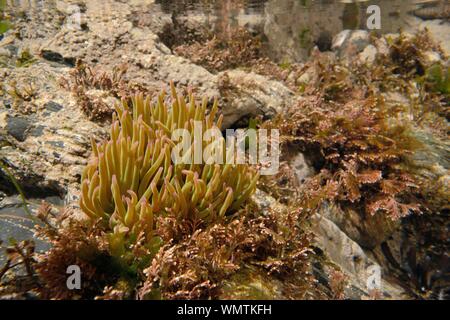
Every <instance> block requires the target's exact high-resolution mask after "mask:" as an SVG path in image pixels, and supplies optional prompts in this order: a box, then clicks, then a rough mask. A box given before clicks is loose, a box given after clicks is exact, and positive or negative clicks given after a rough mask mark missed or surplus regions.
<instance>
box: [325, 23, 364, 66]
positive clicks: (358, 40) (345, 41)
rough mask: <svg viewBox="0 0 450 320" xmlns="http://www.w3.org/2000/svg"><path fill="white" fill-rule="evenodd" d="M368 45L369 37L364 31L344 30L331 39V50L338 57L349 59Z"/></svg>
mask: <svg viewBox="0 0 450 320" xmlns="http://www.w3.org/2000/svg"><path fill="white" fill-rule="evenodd" d="M369 44H370V35H369V33H368V32H367V31H365V30H354V31H352V30H344V31H341V32H340V33H339V34H337V35H336V36H335V37H334V39H333V44H332V46H331V49H332V50H333V51H335V52H336V53H337V54H338V56H340V57H341V58H345V59H351V58H353V57H354V56H355V55H356V54H358V53H360V52H362V51H363V50H364V49H365V48H366V47H367V46H368V45H369Z"/></svg>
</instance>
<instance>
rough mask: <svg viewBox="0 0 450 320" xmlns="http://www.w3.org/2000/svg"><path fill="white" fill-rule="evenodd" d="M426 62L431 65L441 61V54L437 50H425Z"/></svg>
mask: <svg viewBox="0 0 450 320" xmlns="http://www.w3.org/2000/svg"><path fill="white" fill-rule="evenodd" d="M423 59H424V63H425V64H426V65H427V66H431V65H433V64H435V63H438V62H441V55H440V54H439V53H438V52H436V51H431V50H430V51H425V52H424V53H423Z"/></svg>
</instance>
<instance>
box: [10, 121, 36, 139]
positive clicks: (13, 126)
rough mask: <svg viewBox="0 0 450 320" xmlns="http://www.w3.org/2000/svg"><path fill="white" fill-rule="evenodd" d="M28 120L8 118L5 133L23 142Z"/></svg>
mask: <svg viewBox="0 0 450 320" xmlns="http://www.w3.org/2000/svg"><path fill="white" fill-rule="evenodd" d="M30 126H31V123H30V120H29V119H28V118H26V117H8V118H7V125H6V131H7V132H8V133H9V134H10V135H11V136H13V137H14V138H15V139H16V140H18V141H21V142H23V141H25V139H26V137H27V130H28V129H29V128H30Z"/></svg>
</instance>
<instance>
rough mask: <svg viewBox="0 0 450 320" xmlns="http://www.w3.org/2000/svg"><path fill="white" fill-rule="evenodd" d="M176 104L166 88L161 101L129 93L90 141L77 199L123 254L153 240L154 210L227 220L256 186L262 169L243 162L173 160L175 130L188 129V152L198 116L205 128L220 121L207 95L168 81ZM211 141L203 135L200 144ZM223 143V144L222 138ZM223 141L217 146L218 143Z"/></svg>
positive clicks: (182, 217) (116, 252) (188, 217)
mask: <svg viewBox="0 0 450 320" xmlns="http://www.w3.org/2000/svg"><path fill="white" fill-rule="evenodd" d="M171 91H172V96H171V102H172V104H171V106H170V107H169V105H168V104H167V103H166V102H165V93H164V92H162V93H161V94H160V95H159V97H158V99H157V102H156V104H152V102H151V99H150V97H146V98H144V97H143V95H142V94H140V95H136V96H135V97H134V98H133V99H132V108H130V107H129V106H128V104H127V102H125V100H123V102H122V104H121V105H117V106H116V112H117V114H114V115H113V121H112V127H111V137H110V140H109V141H105V142H103V143H100V144H96V143H95V142H94V141H93V142H92V148H93V158H92V160H91V161H90V162H89V164H88V166H87V167H86V169H85V171H84V173H83V177H82V184H81V190H82V197H81V201H80V206H81V209H82V210H83V212H84V213H85V214H86V215H87V216H88V217H89V218H90V219H91V220H92V221H96V220H98V219H100V220H101V221H103V222H104V226H105V228H106V229H107V230H108V232H109V244H110V251H111V253H112V254H113V255H115V256H122V255H123V254H124V253H125V252H126V248H127V246H129V245H132V244H134V243H137V242H139V243H144V244H148V245H150V243H151V240H152V238H154V235H155V234H154V230H155V221H156V219H155V216H156V215H161V216H167V215H172V216H175V217H176V219H177V220H178V221H186V220H190V221H199V220H200V221H203V222H205V223H207V222H211V221H217V220H220V219H222V218H223V217H224V216H225V215H226V214H227V213H230V212H233V211H236V210H237V209H239V208H240V207H241V205H242V204H243V203H244V202H245V201H246V200H247V199H248V198H249V196H250V195H251V194H252V193H253V192H254V190H255V188H256V183H257V180H258V177H259V175H258V174H257V173H256V170H255V169H253V168H252V167H250V166H248V165H245V164H236V165H235V164H212V163H210V161H208V160H210V159H206V161H204V162H203V163H202V164H184V163H174V162H172V159H171V155H172V150H173V149H174V148H175V147H176V144H175V142H174V141H173V140H172V139H171V138H172V133H173V132H174V130H175V129H178V128H184V129H187V131H188V132H189V133H191V137H192V138H191V146H190V148H189V151H187V152H186V153H183V154H182V157H186V156H189V155H190V154H192V151H194V149H195V148H196V147H195V146H196V145H198V144H196V143H195V142H194V137H195V135H194V125H195V122H197V123H199V122H201V125H202V128H203V130H204V131H203V132H205V131H206V130H208V129H211V128H216V129H217V130H218V132H220V130H219V128H220V126H221V122H222V116H220V117H219V118H218V120H217V122H216V121H215V117H216V114H217V110H218V105H217V101H216V102H215V103H214V106H213V107H212V109H211V111H210V112H209V114H207V100H206V99H205V100H203V103H202V104H197V103H196V102H195V99H194V96H193V95H192V94H191V95H190V97H189V101H188V102H186V100H185V98H184V97H181V96H178V95H177V93H176V91H175V87H174V86H173V84H172V85H171ZM213 143H219V144H222V143H224V139H223V137H220V139H219V140H217V141H213V142H211V143H209V142H205V141H203V143H202V147H203V150H204V149H205V148H207V147H208V146H210V147H211V145H212V144H213ZM222 146H224V144H222ZM219 148H220V147H219Z"/></svg>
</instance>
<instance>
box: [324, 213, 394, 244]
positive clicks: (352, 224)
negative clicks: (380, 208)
mask: <svg viewBox="0 0 450 320" xmlns="http://www.w3.org/2000/svg"><path fill="white" fill-rule="evenodd" d="M323 215H324V217H326V218H327V219H329V220H331V221H333V223H335V224H336V225H337V226H338V227H339V229H341V230H342V231H343V232H345V234H346V235H347V236H348V237H349V238H351V239H352V240H353V241H355V242H356V243H357V244H358V245H360V246H361V247H364V248H366V249H373V248H375V247H376V246H378V245H380V244H381V243H383V242H384V241H386V240H387V239H388V238H389V237H390V236H391V235H392V234H393V233H394V231H395V230H396V229H397V228H398V227H399V225H400V222H399V221H396V222H394V221H392V220H391V219H389V218H388V217H386V215H383V214H376V215H374V216H371V215H364V214H362V213H360V212H356V211H355V210H351V209H345V210H342V209H338V208H336V207H330V208H326V209H325V210H323Z"/></svg>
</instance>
